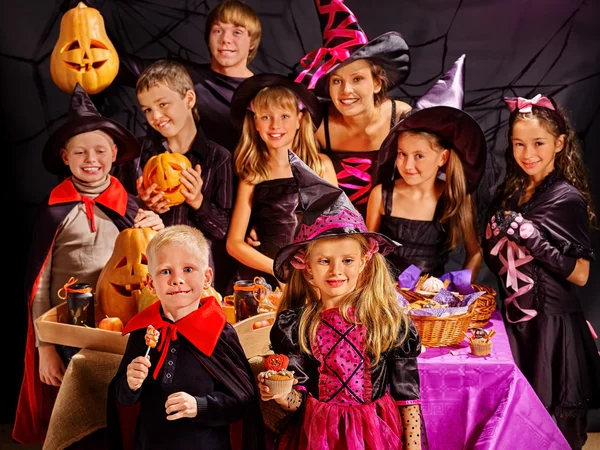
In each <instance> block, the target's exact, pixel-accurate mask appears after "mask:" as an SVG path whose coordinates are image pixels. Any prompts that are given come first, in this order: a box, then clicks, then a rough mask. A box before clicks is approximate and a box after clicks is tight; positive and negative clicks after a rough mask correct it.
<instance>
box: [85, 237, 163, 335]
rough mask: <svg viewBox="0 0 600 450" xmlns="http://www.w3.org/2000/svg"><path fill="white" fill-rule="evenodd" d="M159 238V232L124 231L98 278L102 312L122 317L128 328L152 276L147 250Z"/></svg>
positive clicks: (97, 293)
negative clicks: (149, 275)
mask: <svg viewBox="0 0 600 450" xmlns="http://www.w3.org/2000/svg"><path fill="white" fill-rule="evenodd" d="M155 234H156V231H154V230H153V229H151V228H126V229H125V230H123V231H121V232H120V233H119V235H118V236H117V240H116V241H115V248H114V250H113V253H112V255H111V257H110V259H109V260H108V262H107V263H106V265H105V266H104V268H103V269H102V272H101V273H100V276H99V277H98V284H97V285H96V295H97V297H98V304H99V305H100V308H101V309H102V312H103V313H104V314H106V315H107V316H110V317H118V318H119V319H121V320H122V321H123V324H127V322H128V321H129V319H131V318H132V317H133V316H134V315H136V314H137V312H138V305H139V302H140V296H141V292H142V289H143V288H144V287H145V286H146V275H147V274H148V259H147V257H146V247H147V246H148V242H150V239H151V238H152V236H154V235H155Z"/></svg>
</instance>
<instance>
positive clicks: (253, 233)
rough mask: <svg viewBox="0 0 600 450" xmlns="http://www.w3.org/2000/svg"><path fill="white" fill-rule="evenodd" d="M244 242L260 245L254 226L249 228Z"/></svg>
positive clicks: (250, 244) (254, 245)
mask: <svg viewBox="0 0 600 450" xmlns="http://www.w3.org/2000/svg"><path fill="white" fill-rule="evenodd" d="M246 244H248V245H249V246H251V247H258V246H260V241H259V240H258V234H257V233H256V226H253V227H252V228H250V233H248V236H246Z"/></svg>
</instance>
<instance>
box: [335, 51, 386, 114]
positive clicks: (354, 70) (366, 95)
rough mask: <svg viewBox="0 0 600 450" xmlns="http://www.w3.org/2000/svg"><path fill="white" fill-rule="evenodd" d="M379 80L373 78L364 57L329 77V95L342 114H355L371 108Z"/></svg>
mask: <svg viewBox="0 0 600 450" xmlns="http://www.w3.org/2000/svg"><path fill="white" fill-rule="evenodd" d="M380 90H381V82H380V81H379V80H375V79H374V78H373V73H372V71H371V66H370V65H369V63H368V62H367V61H366V60H364V59H359V60H357V61H354V62H352V63H350V64H348V65H346V66H343V67H342V68H340V69H338V70H336V71H335V72H333V73H332V74H331V76H330V77H329V95H330V96H331V100H332V101H333V104H334V105H335V107H336V108H337V110H338V111H339V112H340V114H342V115H343V116H355V115H357V114H360V113H362V112H364V111H365V110H368V109H370V108H373V107H374V105H375V97H374V96H375V93H377V92H379V91H380Z"/></svg>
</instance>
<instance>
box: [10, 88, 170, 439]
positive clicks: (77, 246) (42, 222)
mask: <svg viewBox="0 0 600 450" xmlns="http://www.w3.org/2000/svg"><path fill="white" fill-rule="evenodd" d="M138 153H139V147H138V145H137V142H136V139H135V137H134V136H133V135H132V134H131V133H130V132H129V131H128V130H127V129H126V128H125V127H123V126H121V125H120V124H119V123H117V122H115V121H113V120H111V119H108V118H105V117H103V116H102V115H100V114H99V113H98V111H97V110H96V108H95V107H94V104H93V103H92V101H91V100H90V98H89V97H88V95H87V93H86V92H85V91H84V90H83V88H82V87H81V86H80V85H79V84H77V86H76V87H75V89H74V91H73V96H72V99H71V109H70V111H69V114H68V119H67V121H66V122H65V123H64V124H62V125H61V126H60V127H59V128H58V129H57V130H56V131H55V132H54V133H53V134H52V135H51V136H50V138H49V139H48V141H47V142H46V145H45V147H44V149H43V153H42V160H43V164H44V167H45V168H46V169H47V170H48V171H49V172H51V173H53V174H55V175H57V176H59V177H61V178H63V181H62V182H61V183H60V184H59V185H58V186H56V187H55V188H54V189H53V190H52V192H51V193H50V195H49V196H48V198H47V199H46V200H45V201H44V202H43V203H42V204H41V206H40V208H39V213H38V219H37V221H36V224H35V229H34V233H33V235H32V239H33V241H32V243H31V255H30V257H29V264H28V268H27V301H28V330H27V338H26V351H25V369H24V376H23V384H22V387H21V392H20V395H19V401H18V405H17V412H16V418H15V426H14V430H13V438H14V439H15V440H17V441H19V442H21V443H24V444H33V443H37V442H42V441H43V440H44V438H45V434H46V431H47V427H48V421H49V419H50V414H51V412H52V407H53V404H54V400H55V397H56V393H57V392H58V387H59V386H60V384H61V382H62V378H63V375H64V373H65V365H67V364H68V362H69V360H70V356H72V355H73V351H74V349H72V348H70V347H61V346H55V345H53V344H49V343H45V342H40V341H39V339H37V337H36V336H35V334H34V327H33V321H34V320H35V319H36V318H37V317H39V316H40V315H42V314H43V313H44V312H46V311H48V310H49V309H51V308H52V307H54V306H57V305H58V304H60V303H62V302H63V301H64V300H63V299H61V298H60V297H59V295H58V291H59V290H60V289H61V288H63V287H64V286H65V283H67V282H68V280H69V279H70V277H72V276H73V277H75V278H77V279H78V281H80V282H86V283H89V284H90V286H95V285H96V281H97V279H98V276H99V274H100V272H101V270H102V269H103V267H104V265H105V264H106V262H107V261H108V259H109V258H110V256H111V254H112V251H113V247H114V243H115V239H116V237H117V234H118V233H119V232H120V231H121V230H123V229H125V228H130V227H150V228H153V229H155V230H159V229H162V228H163V227H164V225H163V223H162V220H161V218H160V217H159V216H158V215H157V214H155V213H154V212H152V211H144V210H142V209H140V208H139V206H138V204H137V201H136V199H135V197H134V196H132V195H129V194H127V192H126V190H125V188H124V187H123V186H122V185H121V183H120V182H119V181H118V180H117V179H116V178H114V177H112V176H110V173H109V172H110V170H111V168H112V165H113V163H123V162H125V161H128V160H130V159H131V158H134V157H135V156H137V154H138ZM36 349H37V350H36ZM75 350H76V349H75Z"/></svg>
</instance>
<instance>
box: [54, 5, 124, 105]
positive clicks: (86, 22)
mask: <svg viewBox="0 0 600 450" xmlns="http://www.w3.org/2000/svg"><path fill="white" fill-rule="evenodd" d="M118 72H119V55H118V54H117V50H116V49H115V47H114V45H113V44H112V42H111V41H110V39H109V38H108V36H107V34H106V29H105V28H104V19H103V18H102V15H101V14H100V11H98V10H97V9H95V8H89V7H87V6H86V5H85V4H83V2H79V4H78V5H77V6H76V7H74V8H71V9H69V10H68V11H67V12H66V13H65V14H64V16H63V18H62V20H61V22H60V34H59V36H58V40H57V41H56V45H55V46H54V49H53V50H52V55H50V75H51V76H52V80H53V81H54V83H55V84H56V85H57V86H58V87H59V88H60V89H62V90H63V91H65V92H68V93H69V94H71V93H72V92H73V89H75V86H76V84H77V83H79V84H80V85H81V87H83V88H84V89H85V91H86V92H87V93H88V94H97V93H98V92H101V91H103V90H104V89H106V88H107V87H108V86H110V84H111V83H112V82H113V80H114V79H115V77H116V76H117V73H118Z"/></svg>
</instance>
